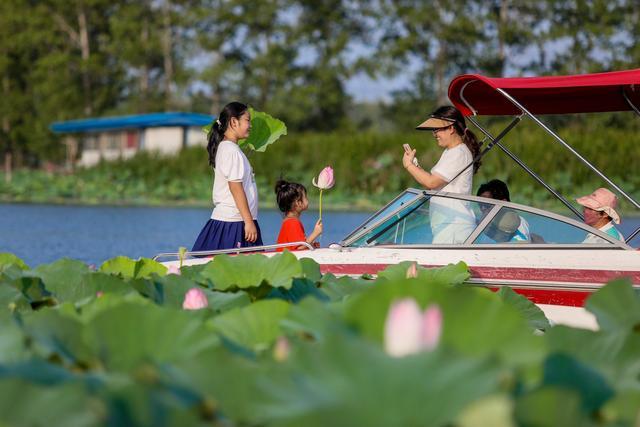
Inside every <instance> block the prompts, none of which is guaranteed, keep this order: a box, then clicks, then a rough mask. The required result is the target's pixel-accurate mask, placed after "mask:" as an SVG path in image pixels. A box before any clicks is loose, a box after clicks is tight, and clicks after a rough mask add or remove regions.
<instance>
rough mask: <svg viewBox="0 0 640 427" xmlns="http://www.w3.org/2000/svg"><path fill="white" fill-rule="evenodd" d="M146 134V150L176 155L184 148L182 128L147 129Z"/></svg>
mask: <svg viewBox="0 0 640 427" xmlns="http://www.w3.org/2000/svg"><path fill="white" fill-rule="evenodd" d="M144 133H145V135H144V149H145V150H148V151H157V152H159V153H162V154H175V153H177V152H178V151H180V149H181V148H182V128H181V127H161V128H147V129H145V131H144Z"/></svg>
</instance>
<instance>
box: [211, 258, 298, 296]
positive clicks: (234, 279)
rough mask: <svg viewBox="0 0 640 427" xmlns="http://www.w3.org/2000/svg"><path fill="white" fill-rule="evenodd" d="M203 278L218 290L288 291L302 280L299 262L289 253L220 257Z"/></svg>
mask: <svg viewBox="0 0 640 427" xmlns="http://www.w3.org/2000/svg"><path fill="white" fill-rule="evenodd" d="M201 274H202V275H203V276H204V277H206V278H207V279H209V280H211V282H213V284H214V287H215V289H218V290H227V289H230V288H234V287H238V288H251V287H259V286H261V285H263V284H267V285H270V286H272V287H274V288H277V287H283V288H285V289H288V288H290V287H291V282H292V280H293V278H295V277H302V275H303V272H302V266H301V265H300V261H298V259H297V258H296V257H295V256H294V255H293V254H291V253H290V252H287V251H285V252H283V253H282V254H278V255H275V256H273V257H267V256H264V255H259V254H254V255H243V256H233V257H232V256H229V255H218V256H216V257H215V258H214V259H213V261H211V262H209V263H208V264H207V265H206V267H205V268H204V269H203V270H202V271H201Z"/></svg>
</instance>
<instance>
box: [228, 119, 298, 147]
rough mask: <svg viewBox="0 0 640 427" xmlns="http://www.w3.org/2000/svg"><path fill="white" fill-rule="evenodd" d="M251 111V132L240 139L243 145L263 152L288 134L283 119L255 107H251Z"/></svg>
mask: <svg viewBox="0 0 640 427" xmlns="http://www.w3.org/2000/svg"><path fill="white" fill-rule="evenodd" d="M249 112H250V113H251V133H250V134H249V137H248V138H247V139H242V140H240V141H238V144H239V145H240V146H241V147H244V146H247V147H249V148H251V149H252V150H254V151H260V152H263V151H266V150H267V148H268V147H269V145H271V144H273V143H274V142H276V141H277V140H278V139H279V138H280V137H281V136H283V135H286V134H287V126H286V125H285V124H284V122H283V121H281V120H278V119H276V118H275V117H271V116H270V115H269V114H267V113H263V112H261V111H256V110H254V109H253V108H249Z"/></svg>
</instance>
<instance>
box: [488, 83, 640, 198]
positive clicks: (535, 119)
mask: <svg viewBox="0 0 640 427" xmlns="http://www.w3.org/2000/svg"><path fill="white" fill-rule="evenodd" d="M496 90H497V91H498V92H500V93H501V94H502V96H504V97H505V98H506V99H508V100H509V101H510V102H511V103H512V104H513V105H515V106H516V107H518V108H519V109H520V111H522V112H523V113H524V114H526V115H527V116H529V117H530V118H531V119H532V120H533V121H534V122H536V123H537V124H538V126H540V127H541V128H542V129H544V130H545V131H547V133H549V135H551V136H553V137H554V138H555V139H556V140H557V141H558V142H559V143H560V144H562V145H563V146H564V147H565V148H566V149H567V150H569V151H571V153H573V155H574V156H576V157H577V158H578V159H579V160H580V161H581V162H582V163H584V164H585V165H587V166H588V167H589V168H590V169H591V170H592V171H594V172H595V173H596V174H598V176H600V178H602V179H604V180H605V181H606V182H607V184H609V185H610V186H612V187H613V188H614V189H615V190H616V191H617V192H618V193H620V194H622V195H623V196H624V197H625V198H626V199H627V200H629V201H630V202H631V203H632V204H633V205H634V206H635V207H636V208H637V209H640V203H638V202H636V201H635V200H634V199H633V197H631V196H629V195H628V194H627V193H625V192H624V191H623V190H622V188H620V187H619V186H617V185H616V184H615V183H614V182H613V181H611V179H609V177H607V176H606V175H605V174H604V173H602V172H601V171H600V170H599V169H598V168H597V167H595V166H594V165H592V164H591V163H590V162H589V161H588V160H587V159H585V158H584V157H583V156H582V155H581V154H580V153H578V152H577V151H576V150H575V149H574V148H573V147H572V146H571V145H569V144H567V143H566V142H565V141H564V140H563V139H562V138H560V136H558V135H557V134H556V133H555V132H554V131H552V130H551V129H549V127H547V125H545V124H544V123H542V122H541V121H540V120H539V119H538V118H537V117H536V116H534V115H533V114H531V112H529V110H527V109H526V108H524V106H523V105H522V104H520V103H519V102H518V101H516V100H515V99H514V98H513V97H512V96H511V95H509V94H508V93H507V92H505V91H504V90H502V89H500V88H497V89H496Z"/></svg>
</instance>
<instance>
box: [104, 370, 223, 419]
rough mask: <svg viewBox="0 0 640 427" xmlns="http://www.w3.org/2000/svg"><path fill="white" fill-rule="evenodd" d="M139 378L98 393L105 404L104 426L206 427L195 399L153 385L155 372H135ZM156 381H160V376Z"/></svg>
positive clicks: (158, 385)
mask: <svg viewBox="0 0 640 427" xmlns="http://www.w3.org/2000/svg"><path fill="white" fill-rule="evenodd" d="M136 375H137V377H139V378H140V379H141V380H142V381H139V382H137V383H133V382H132V383H129V384H126V385H124V386H121V387H117V388H115V387H113V388H110V389H108V390H106V391H104V392H102V393H101V398H102V400H103V401H105V402H106V403H107V406H108V414H107V420H106V424H105V425H109V426H164V427H170V426H176V427H183V426H206V425H211V424H207V423H206V422H205V421H203V420H202V419H201V418H200V414H199V413H198V412H197V411H195V410H194V406H196V404H197V402H188V404H187V403H185V402H183V401H181V400H180V399H179V398H176V396H175V394H173V393H172V388H171V387H170V386H165V384H162V383H160V384H154V382H156V381H158V380H157V379H156V378H154V377H155V376H156V375H157V374H155V373H152V372H149V375H151V376H152V377H150V378H148V380H150V382H151V383H148V380H147V379H145V378H144V377H145V374H144V373H138V374H136ZM160 381H163V380H162V379H160Z"/></svg>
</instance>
